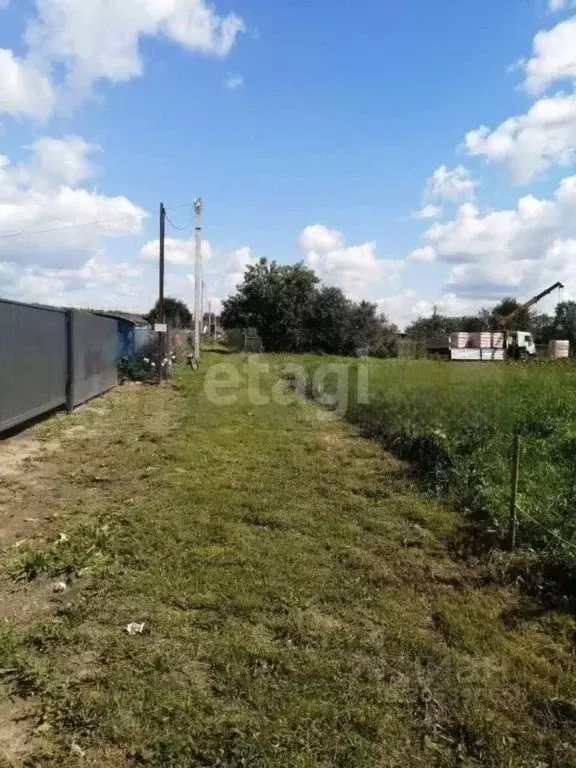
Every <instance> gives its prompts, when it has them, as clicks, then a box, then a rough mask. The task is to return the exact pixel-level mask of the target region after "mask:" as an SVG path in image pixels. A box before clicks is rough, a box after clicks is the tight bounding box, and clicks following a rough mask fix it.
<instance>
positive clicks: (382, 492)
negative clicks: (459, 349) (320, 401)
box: [0, 354, 576, 768]
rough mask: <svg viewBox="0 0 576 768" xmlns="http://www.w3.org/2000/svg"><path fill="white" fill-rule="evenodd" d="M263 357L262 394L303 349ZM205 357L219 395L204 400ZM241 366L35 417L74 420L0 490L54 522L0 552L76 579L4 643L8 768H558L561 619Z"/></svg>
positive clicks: (561, 763) (572, 693)
mask: <svg viewBox="0 0 576 768" xmlns="http://www.w3.org/2000/svg"><path fill="white" fill-rule="evenodd" d="M268 359H269V361H270V362H271V365H272V372H271V373H270V374H269V375H265V376H263V377H262V381H263V387H262V391H263V392H270V389H271V387H272V386H277V382H278V380H279V378H280V377H281V376H282V370H283V368H284V366H285V364H287V363H289V362H297V363H305V364H312V363H313V362H314V361H313V360H312V359H311V358H301V359H300V358H283V357H281V356H271V357H270V358H268ZM223 361H224V362H226V363H228V364H231V365H233V366H235V367H236V368H237V369H238V370H239V371H240V382H241V384H240V389H239V392H238V394H239V397H238V400H237V402H236V403H234V404H233V405H229V406H218V405H215V404H214V403H212V402H210V401H209V400H207V399H206V397H205V394H204V390H203V375H204V372H205V371H207V370H208V368H209V366H210V365H211V364H216V363H222V362H223ZM244 362H245V358H244V357H243V356H236V355H234V356H220V355H216V354H214V355H209V356H207V357H206V359H205V361H204V363H203V372H201V373H199V374H192V373H182V374H181V376H180V379H179V383H178V388H177V390H175V391H173V390H170V389H158V388H148V387H134V388H128V389H127V390H125V391H124V392H122V391H121V392H120V393H118V394H115V395H113V396H112V397H110V398H108V399H107V400H105V401H101V402H103V403H104V402H105V403H106V406H105V407H106V409H107V412H106V413H105V414H100V415H98V414H95V413H92V412H90V411H88V412H86V413H83V414H77V415H75V416H73V417H72V418H71V419H69V420H67V419H58V420H56V421H55V422H51V424H50V427H49V431H50V433H51V435H52V436H53V437H57V436H58V435H59V434H60V433H61V431H62V430H63V429H66V428H67V427H69V426H70V425H71V424H75V423H77V424H83V425H86V426H87V428H88V429H87V432H86V433H85V434H84V435H83V436H82V433H80V435H81V436H80V437H78V438H75V439H74V440H73V441H69V442H66V441H64V442H63V448H62V450H61V451H60V452H59V453H57V454H55V455H54V456H53V457H51V458H50V459H49V460H48V461H49V462H50V463H51V465H52V467H53V469H54V474H53V475H50V474H48V475H47V477H48V479H47V480H43V481H42V480H40V479H38V480H37V481H36V482H35V483H32V484H30V485H29V486H26V485H25V483H22V484H19V485H16V486H15V487H14V489H12V490H11V491H10V493H11V494H12V496H11V499H10V500H7V499H4V502H5V504H7V505H10V504H12V505H14V508H16V507H17V506H19V505H22V504H44V505H46V507H48V508H49V509H50V510H51V513H52V515H53V522H51V523H49V524H47V527H46V530H45V531H44V533H43V538H42V539H41V540H36V541H34V542H32V543H31V544H30V545H29V546H28V548H27V551H26V552H23V553H20V554H19V555H18V556H17V557H16V558H11V560H10V563H9V568H8V574H9V575H10V576H12V577H15V576H16V577H18V578H19V579H20V580H19V581H16V582H15V587H14V588H15V589H22V590H23V592H22V600H23V601H24V600H27V599H30V590H31V589H34V588H35V585H37V589H38V590H41V588H42V584H43V583H44V580H45V579H47V578H58V577H59V575H61V574H62V573H66V574H68V575H70V574H72V586H71V592H74V594H73V595H71V596H70V597H68V596H63V597H62V598H61V599H59V602H58V604H57V605H56V606H55V609H54V610H51V611H49V612H42V613H40V614H39V615H38V616H37V617H36V618H35V619H26V620H21V619H19V618H18V616H16V617H15V618H14V619H13V620H11V621H10V622H9V624H8V625H7V627H6V629H5V631H4V632H3V633H2V634H0V663H1V665H2V667H3V668H5V669H6V670H9V671H8V672H7V673H6V677H5V691H6V694H7V695H8V693H10V694H11V695H12V696H16V697H19V698H21V699H23V700H24V704H25V706H26V707H27V715H28V718H29V719H28V720H27V721H26V722H27V723H28V727H29V729H30V731H31V732H33V733H36V735H37V743H35V744H34V745H33V747H31V755H30V758H29V763H28V765H34V766H43V767H44V768H46V767H47V766H50V767H51V768H72V767H73V766H79V765H84V766H99V767H101V766H106V767H107V768H120V766H132V765H134V766H137V765H145V766H153V767H154V768H189V767H190V768H191V767H192V766H230V767H231V768H239V767H240V766H250V768H286V766H295V767H296V768H319V767H320V766H326V767H328V766H330V767H332V766H336V767H339V768H369V767H370V768H372V767H373V766H381V767H382V768H400V767H402V768H406V767H412V766H414V767H415V768H418V767H421V768H434V767H438V768H456V767H457V766H460V767H463V766H464V767H465V768H472V767H473V766H474V767H476V766H484V767H487V768H542V766H547V768H576V742H575V738H574V720H575V719H576V714H575V713H576V709H575V705H574V702H576V682H575V680H576V676H575V672H576V666H575V662H574V657H573V622H572V620H571V619H569V618H568V617H567V616H565V615H562V614H559V613H555V612H548V613H540V612H538V611H535V610H532V608H533V606H531V605H530V604H525V603H524V602H523V601H522V599H521V598H520V596H519V594H517V593H516V591H515V590H513V589H502V588H499V587H497V586H495V585H493V584H491V583H490V582H489V581H487V579H486V574H485V573H484V572H483V571H481V570H478V569H477V568H473V567H472V566H470V565H469V564H466V563H465V562H458V561H454V560H453V559H452V558H451V557H450V556H449V555H448V551H447V550H448V544H449V542H450V541H452V540H453V539H454V537H455V536H456V535H457V533H458V531H459V529H460V521H459V520H460V519H459V517H458V516H457V515H456V514H455V513H453V512H452V511H450V510H449V509H448V508H446V507H444V506H442V505H440V504H438V503H436V502H434V501H430V500H427V499H425V498H423V497H421V496H420V495H419V494H418V492H417V491H416V489H415V488H414V487H413V486H412V484H411V481H410V480H409V479H408V478H407V476H406V470H405V467H404V465H402V464H400V463H399V462H397V461H396V460H395V459H394V458H392V457H391V456H390V455H389V454H387V453H385V452H383V451H382V450H381V448H380V447H379V446H378V444H377V443H376V442H374V441H370V440H365V439H363V438H362V437H360V436H359V435H358V434H356V432H355V431H354V430H353V429H352V428H351V427H350V426H349V425H347V424H346V423H344V422H342V421H330V420H328V421H327V420H326V419H319V414H320V413H321V411H322V409H319V407H318V406H317V405H315V404H313V403H310V402H307V403H302V402H301V401H298V400H297V399H296V397H294V398H293V399H292V402H291V403H288V404H285V405H280V404H278V403H275V402H273V401H271V402H269V403H268V404H262V405H255V404H254V403H253V402H250V398H249V396H248V393H247V390H246V375H245V373H244V372H243V364H244ZM316 362H318V361H316ZM391 370H392V369H391ZM396 370H399V369H396ZM61 533H65V536H66V540H65V541H63V542H62V541H61V539H62V537H61V535H60V534H61ZM18 558H19V560H18ZM18 562H19V563H20V567H18ZM24 578H26V579H33V581H32V585H30V583H26V582H25V581H24ZM132 621H136V622H145V624H146V630H145V633H144V634H143V635H141V636H130V635H128V633H127V632H126V631H125V627H126V625H127V624H128V623H129V622H132ZM1 711H2V709H1V707H0V712H1ZM1 726H2V723H1V722H0V741H1V737H2V727H1ZM38 729H40V730H38ZM78 750H81V751H82V752H83V753H84V757H83V758H80V757H79V752H78ZM0 765H2V760H1V758H0Z"/></svg>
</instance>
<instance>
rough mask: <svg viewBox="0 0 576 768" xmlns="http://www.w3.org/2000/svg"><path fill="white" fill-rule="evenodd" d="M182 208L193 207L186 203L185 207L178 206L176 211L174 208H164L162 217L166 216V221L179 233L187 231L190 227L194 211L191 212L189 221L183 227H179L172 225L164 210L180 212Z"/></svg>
mask: <svg viewBox="0 0 576 768" xmlns="http://www.w3.org/2000/svg"><path fill="white" fill-rule="evenodd" d="M182 208H193V206H192V204H191V203H188V204H187V205H180V206H178V209H175V208H170V209H166V208H164V215H165V216H166V221H167V222H168V223H169V224H170V225H171V226H172V227H173V228H174V229H177V230H178V231H179V232H183V231H184V230H185V229H188V228H189V227H191V226H192V222H193V221H194V211H192V214H191V216H190V219H189V220H188V222H187V223H186V224H185V225H184V226H183V227H179V226H178V225H177V224H174V222H173V221H172V219H171V218H170V217H169V216H168V214H167V213H166V210H181V209H182Z"/></svg>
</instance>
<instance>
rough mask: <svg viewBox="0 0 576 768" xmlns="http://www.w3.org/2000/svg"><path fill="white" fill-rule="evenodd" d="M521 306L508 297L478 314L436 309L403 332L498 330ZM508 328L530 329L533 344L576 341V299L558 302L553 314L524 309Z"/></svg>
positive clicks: (419, 336)
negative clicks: (445, 312) (451, 314)
mask: <svg viewBox="0 0 576 768" xmlns="http://www.w3.org/2000/svg"><path fill="white" fill-rule="evenodd" d="M520 306H521V304H520V302H518V301H517V300H516V299H513V298H509V297H508V298H505V299H502V301H500V302H499V303H498V304H497V305H496V306H495V307H494V309H492V310H488V309H482V310H480V312H479V313H478V314H477V315H464V316H461V317H447V316H446V315H440V314H436V313H435V314H434V315H432V316H431V317H419V318H418V319H417V320H415V321H414V322H413V323H411V324H410V325H409V326H408V327H407V328H406V335H407V336H408V337H409V338H412V339H416V340H419V341H424V340H425V339H428V338H431V337H435V336H441V335H444V334H450V333H452V332H454V331H497V330H500V326H499V320H500V318H502V317H506V316H507V315H509V314H510V313H511V312H513V311H514V310H516V309H518V308H519V307H520ZM509 329H510V330H513V331H514V330H517V331H519V330H521V331H529V332H531V333H532V335H533V336H534V340H535V342H536V344H547V343H548V342H549V341H550V340H552V339H568V340H569V341H570V342H571V343H572V344H576V301H563V302H560V304H558V305H557V307H556V311H555V313H554V315H547V314H541V313H538V312H536V311H534V310H525V311H524V312H521V313H520V314H518V315H517V316H516V317H515V318H514V319H513V320H512V321H511V322H510V325H509Z"/></svg>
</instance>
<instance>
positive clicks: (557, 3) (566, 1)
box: [548, 0, 576, 11]
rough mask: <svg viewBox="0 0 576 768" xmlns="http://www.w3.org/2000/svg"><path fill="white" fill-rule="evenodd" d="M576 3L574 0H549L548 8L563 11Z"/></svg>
mask: <svg viewBox="0 0 576 768" xmlns="http://www.w3.org/2000/svg"><path fill="white" fill-rule="evenodd" d="M574 5H576V2H575V1H574V0H548V8H549V9H550V10H551V11H563V10H565V9H566V8H572V6H574Z"/></svg>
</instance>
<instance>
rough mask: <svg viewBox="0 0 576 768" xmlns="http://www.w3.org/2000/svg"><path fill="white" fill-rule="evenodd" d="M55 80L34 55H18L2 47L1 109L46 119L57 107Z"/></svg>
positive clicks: (8, 113)
mask: <svg viewBox="0 0 576 768" xmlns="http://www.w3.org/2000/svg"><path fill="white" fill-rule="evenodd" d="M55 101H56V96H55V93H54V89H53V87H52V83H51V82H50V79H49V78H48V75H47V74H46V72H45V71H44V70H43V68H42V67H40V66H38V63H35V62H34V60H33V59H19V58H18V57H17V56H15V55H14V53H13V52H12V51H11V50H9V49H7V48H0V113H2V112H3V113H5V114H7V115H10V116H11V117H17V118H22V117H25V118H34V119H38V120H44V119H45V118H47V117H49V115H50V114H51V113H52V111H53V109H54V105H55Z"/></svg>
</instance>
